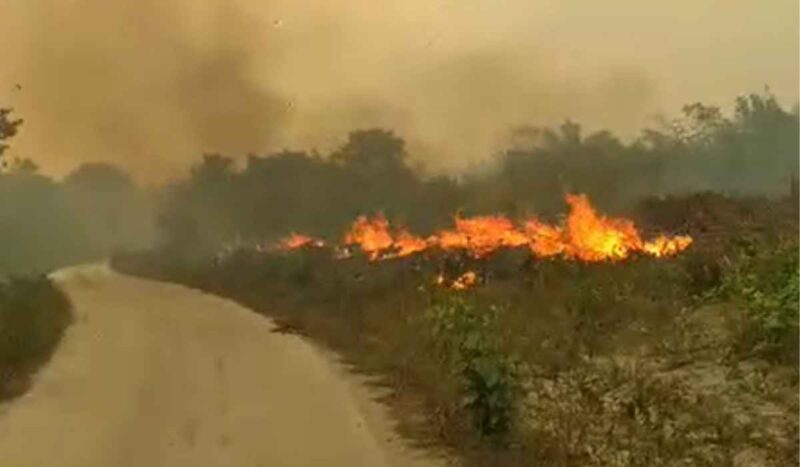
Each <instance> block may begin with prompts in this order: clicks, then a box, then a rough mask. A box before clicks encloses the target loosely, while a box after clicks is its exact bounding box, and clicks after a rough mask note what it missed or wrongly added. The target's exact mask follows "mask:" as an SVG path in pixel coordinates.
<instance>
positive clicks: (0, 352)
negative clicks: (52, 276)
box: [0, 277, 70, 398]
mask: <svg viewBox="0 0 800 467" xmlns="http://www.w3.org/2000/svg"><path fill="white" fill-rule="evenodd" d="M69 306H70V305H69V301H68V299H67V298H66V296H65V295H64V294H63V293H62V292H61V291H60V290H58V289H57V288H56V287H55V286H54V285H53V284H52V282H50V280H49V279H47V278H45V277H41V278H37V279H11V280H9V281H7V282H0V398H2V397H8V396H11V395H15V394H17V393H18V392H19V391H20V390H21V389H22V388H21V387H20V386H21V384H20V382H22V385H24V383H25V379H26V378H27V375H28V374H29V373H30V372H31V371H33V370H34V369H35V368H36V367H38V366H39V365H40V364H41V363H43V362H44V361H45V360H46V359H47V358H48V357H49V356H50V354H51V353H52V351H53V349H55V346H56V344H57V343H58V341H59V340H60V338H61V335H62V334H63V331H64V328H65V327H66V326H67V324H68V323H69V321H70V313H69Z"/></svg>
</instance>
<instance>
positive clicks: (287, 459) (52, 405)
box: [0, 265, 443, 467]
mask: <svg viewBox="0 0 800 467" xmlns="http://www.w3.org/2000/svg"><path fill="white" fill-rule="evenodd" d="M53 277H54V278H55V279H56V280H57V282H58V283H59V284H60V286H61V287H62V288H63V289H64V290H65V291H66V292H67V293H68V294H69V296H70V298H71V299H72V301H73V305H74V307H75V314H76V322H75V323H74V324H73V325H72V326H71V327H70V328H69V329H68V330H67V334H66V335H65V337H64V340H63V341H62V344H61V346H60V348H59V349H58V350H57V352H56V354H55V355H54V357H53V359H52V361H51V362H50V363H49V364H48V365H47V366H46V367H45V368H44V369H43V370H42V371H41V372H40V373H39V375H38V377H37V380H36V382H35V384H34V386H33V388H32V389H31V391H30V392H29V393H28V394H26V395H25V396H23V397H22V398H20V399H18V400H16V401H14V402H12V403H10V404H8V405H7V406H5V407H3V408H2V409H1V411H0V465H3V466H14V467H42V466H56V465H58V466H62V467H72V466H74V467H112V466H114V467H117V466H119V467H125V466H136V467H156V466H191V467H203V466H236V467H239V466H242V467H243V466H248V467H249V466H309V467H310V466H348V467H350V466H369V467H379V466H413V465H419V466H430V465H435V464H439V463H443V462H441V461H434V459H433V458H432V457H429V458H424V457H421V456H422V455H421V454H420V453H419V452H415V451H413V450H411V449H409V448H408V447H406V446H404V445H403V443H402V442H401V441H400V440H399V439H398V438H397V437H396V435H394V434H393V433H392V430H391V423H390V422H389V420H388V417H387V416H386V412H385V409H384V408H383V407H380V406H379V405H378V404H376V403H375V402H373V401H372V400H371V398H370V395H371V394H372V393H371V392H370V391H369V390H368V389H367V388H365V387H364V386H363V385H360V384H358V383H357V382H355V381H356V380H355V379H353V378H351V377H349V376H348V375H347V374H346V372H345V371H344V370H343V368H342V367H341V366H340V365H338V364H337V363H335V361H333V359H332V357H331V356H330V355H328V354H325V353H324V352H321V351H320V350H318V349H316V348H315V347H313V346H312V345H310V344H309V343H308V342H306V341H304V340H302V339H301V338H299V337H296V336H291V335H285V334H279V333H274V332H271V331H272V329H273V328H274V324H273V323H272V322H270V321H269V320H267V319H265V318H263V317H261V316H258V315H256V314H254V313H252V312H250V311H248V310H246V309H244V308H242V307H241V306H239V305H237V304H235V303H233V302H230V301H227V300H223V299H220V298H217V297H213V296H210V295H207V294H204V293H202V292H199V291H194V290H190V289H187V288H184V287H180V286H175V285H170V284H163V283H158V282H152V281H145V280H141V279H136V278H132V277H128V276H123V275H120V274H117V273H114V272H112V271H110V270H109V268H108V267H106V266H102V265H93V266H81V267H77V268H71V269H66V270H63V271H60V272H58V273H55V274H54V275H53ZM426 456H427V455H426Z"/></svg>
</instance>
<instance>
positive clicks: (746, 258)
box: [713, 244, 800, 363]
mask: <svg viewBox="0 0 800 467" xmlns="http://www.w3.org/2000/svg"><path fill="white" fill-rule="evenodd" d="M798 281H800V277H798V246H797V244H789V245H783V246H778V247H777V248H761V249H759V248H755V249H750V250H749V251H747V250H746V251H745V252H743V253H742V254H741V256H740V257H739V258H738V259H737V260H736V261H735V263H734V265H733V266H732V267H731V268H730V270H729V271H728V272H727V273H726V274H725V277H724V278H723V281H722V284H721V285H720V287H719V288H718V289H717V290H715V291H714V293H713V296H714V297H718V298H727V299H731V300H734V301H736V302H739V303H741V304H742V305H743V306H744V307H745V308H746V310H747V317H748V325H747V326H746V328H745V329H744V334H743V339H744V346H745V348H749V349H751V350H752V351H753V352H754V353H756V354H759V355H761V356H764V357H767V358H770V359H775V360H779V361H783V362H786V363H792V362H796V361H797V346H798V319H799V318H800V316H798V307H800V298H799V297H800V290H799V289H798Z"/></svg>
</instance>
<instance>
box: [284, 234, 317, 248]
mask: <svg viewBox="0 0 800 467" xmlns="http://www.w3.org/2000/svg"><path fill="white" fill-rule="evenodd" d="M309 246H311V247H316V248H322V247H324V246H325V242H323V241H322V240H318V239H316V238H314V237H309V236H308V235H303V234H297V233H291V234H289V235H288V236H286V237H285V238H283V239H281V240H280V241H279V242H278V249H279V250H285V251H288V250H296V249H298V248H304V247H309Z"/></svg>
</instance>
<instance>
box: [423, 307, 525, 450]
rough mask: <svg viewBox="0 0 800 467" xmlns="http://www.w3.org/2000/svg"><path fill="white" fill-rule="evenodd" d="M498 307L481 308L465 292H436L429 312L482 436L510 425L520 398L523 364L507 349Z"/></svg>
mask: <svg viewBox="0 0 800 467" xmlns="http://www.w3.org/2000/svg"><path fill="white" fill-rule="evenodd" d="M498 311H499V310H498V309H497V308H495V307H491V308H490V309H488V310H484V309H478V307H476V306H475V304H474V303H473V302H471V301H470V300H468V299H466V298H464V297H463V296H456V295H452V294H445V295H443V296H439V297H437V298H436V299H435V300H434V302H433V303H432V305H431V306H430V308H429V309H428V311H427V314H426V317H427V319H428V321H429V322H430V325H431V337H432V339H433V341H434V343H435V344H436V346H437V347H438V348H439V349H440V350H441V352H442V353H441V354H442V356H443V357H444V360H445V362H446V363H447V364H448V366H450V367H451V368H452V369H453V371H454V372H455V373H456V374H458V375H459V376H460V378H461V380H462V382H463V391H464V398H463V404H464V407H465V408H467V409H469V410H470V412H471V413H472V416H473V420H474V423H475V426H476V428H477V429H478V430H479V431H480V433H481V434H482V435H501V434H505V433H507V432H508V431H509V429H510V428H511V423H512V420H513V416H514V412H515V408H516V403H517V398H518V389H519V387H518V386H519V384H518V381H517V380H518V373H519V372H518V364H517V362H516V361H515V360H514V359H513V358H511V357H509V356H508V355H507V354H506V353H505V352H504V351H503V349H502V346H501V342H502V339H501V335H500V333H499V330H498V328H497V326H496V314H497V313H498Z"/></svg>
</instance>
